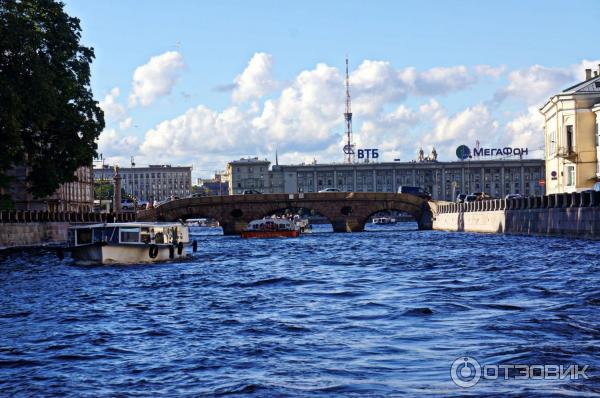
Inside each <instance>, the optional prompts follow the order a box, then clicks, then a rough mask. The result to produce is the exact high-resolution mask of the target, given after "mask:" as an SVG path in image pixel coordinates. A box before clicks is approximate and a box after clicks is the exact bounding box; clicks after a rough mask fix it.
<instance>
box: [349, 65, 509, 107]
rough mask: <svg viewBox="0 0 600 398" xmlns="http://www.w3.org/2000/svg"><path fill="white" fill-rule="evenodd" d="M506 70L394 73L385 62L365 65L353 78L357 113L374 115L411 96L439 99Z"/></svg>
mask: <svg viewBox="0 0 600 398" xmlns="http://www.w3.org/2000/svg"><path fill="white" fill-rule="evenodd" d="M503 70H504V67H502V66H500V67H492V66H489V65H479V66H476V67H475V68H474V69H473V70H470V69H469V68H467V67H466V66H463V65H458V66H451V67H436V68H431V69H429V70H425V71H422V72H419V71H417V69H416V68H413V67H407V68H402V69H395V68H394V67H393V66H392V65H391V64H390V63H389V62H385V61H371V60H365V61H363V62H362V63H361V64H360V65H359V66H358V68H357V69H356V70H355V71H354V72H352V74H351V76H350V84H351V86H352V92H353V95H354V97H355V98H356V101H355V104H356V105H355V109H356V111H357V112H360V113H363V114H368V115H370V114H375V113H377V112H379V111H381V109H382V106H383V105H384V104H386V103H394V102H401V101H403V100H405V99H406V98H407V97H408V96H410V95H413V96H438V95H446V94H449V93H452V92H458V91H461V90H464V89H466V88H468V87H470V86H473V85H474V84H476V83H477V82H478V81H479V77H480V76H493V77H497V76H499V75H500V74H501V73H502V72H503Z"/></svg>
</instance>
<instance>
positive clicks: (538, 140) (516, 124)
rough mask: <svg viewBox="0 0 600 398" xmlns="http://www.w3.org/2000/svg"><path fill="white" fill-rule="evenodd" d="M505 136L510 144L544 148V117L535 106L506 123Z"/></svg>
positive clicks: (535, 148) (532, 148) (533, 148)
mask: <svg viewBox="0 0 600 398" xmlns="http://www.w3.org/2000/svg"><path fill="white" fill-rule="evenodd" d="M505 138H506V139H507V141H508V142H509V143H510V146H513V147H519V148H530V149H531V150H542V149H543V148H544V118H543V117H542V114H541V113H540V111H539V110H538V109H537V107H535V106H530V107H529V108H528V109H527V113H524V114H521V115H519V116H517V117H516V118H515V119H513V120H511V121H510V122H508V123H507V124H506V129H505Z"/></svg>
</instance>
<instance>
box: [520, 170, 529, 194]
mask: <svg viewBox="0 0 600 398" xmlns="http://www.w3.org/2000/svg"><path fill="white" fill-rule="evenodd" d="M529 185H530V186H531V181H530V183H529ZM521 193H522V194H523V195H527V194H528V192H526V191H525V166H523V165H521Z"/></svg>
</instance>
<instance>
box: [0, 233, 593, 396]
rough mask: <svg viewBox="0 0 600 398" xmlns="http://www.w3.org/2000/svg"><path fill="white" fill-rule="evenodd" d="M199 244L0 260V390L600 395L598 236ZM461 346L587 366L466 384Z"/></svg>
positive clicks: (478, 352)
mask: <svg viewBox="0 0 600 398" xmlns="http://www.w3.org/2000/svg"><path fill="white" fill-rule="evenodd" d="M198 239H199V241H200V251H199V252H198V253H197V254H196V255H195V257H194V259H193V260H190V261H187V262H179V263H169V264H155V265H144V266H111V267H94V268H83V267H76V266H73V265H70V264H69V262H68V261H64V262H60V261H58V260H57V259H55V258H54V256H52V255H51V254H48V253H29V254H27V253H20V254H18V253H14V254H11V255H6V254H4V255H3V257H0V285H1V286H2V291H1V293H2V294H1V295H0V394H1V395H5V396H11V395H16V396H90V397H95V396H163V395H164V396H206V395H209V396H211V395H225V394H232V395H238V394H239V395H246V396H257V397H258V396H260V397H263V396H357V397H358V396H361V397H362V396H389V395H396V396H449V395H473V396H476V395H477V396H479V395H481V396H540V397H546V396H555V395H564V396H593V395H599V394H600V376H599V372H598V367H599V366H600V271H599V267H600V259H599V253H600V242H590V241H582V240H563V239H551V238H532V237H511V236H499V235H479V234H465V233H457V234H452V233H444V232H418V231H410V230H409V231H400V230H398V227H394V226H392V227H382V231H373V232H365V233H361V234H318V233H315V234H312V235H308V236H303V237H301V238H299V239H288V240H242V239H240V238H237V237H223V236H215V237H209V236H199V237H198ZM465 355H468V356H471V357H474V358H476V359H477V361H479V362H480V363H481V364H556V365H560V364H564V365H568V364H580V365H584V364H588V365H590V366H591V370H590V371H588V373H587V374H588V375H589V376H591V378H590V379H587V380H586V379H579V380H508V381H505V380H482V381H480V382H479V383H478V384H477V385H476V386H474V387H472V388H466V389H464V388H460V387H458V386H456V385H455V384H454V383H453V382H452V381H451V378H450V367H451V364H452V362H453V361H454V360H455V359H456V358H457V357H461V356H465Z"/></svg>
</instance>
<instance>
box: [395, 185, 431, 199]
mask: <svg viewBox="0 0 600 398" xmlns="http://www.w3.org/2000/svg"><path fill="white" fill-rule="evenodd" d="M398 193H407V194H410V195H415V196H418V197H420V198H423V199H431V194H430V193H429V192H427V191H426V190H424V189H423V188H421V187H410V186H407V185H402V186H401V187H399V188H398Z"/></svg>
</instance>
